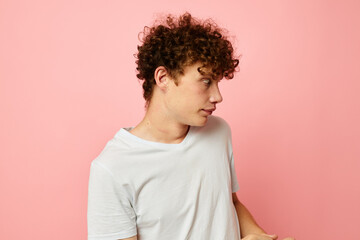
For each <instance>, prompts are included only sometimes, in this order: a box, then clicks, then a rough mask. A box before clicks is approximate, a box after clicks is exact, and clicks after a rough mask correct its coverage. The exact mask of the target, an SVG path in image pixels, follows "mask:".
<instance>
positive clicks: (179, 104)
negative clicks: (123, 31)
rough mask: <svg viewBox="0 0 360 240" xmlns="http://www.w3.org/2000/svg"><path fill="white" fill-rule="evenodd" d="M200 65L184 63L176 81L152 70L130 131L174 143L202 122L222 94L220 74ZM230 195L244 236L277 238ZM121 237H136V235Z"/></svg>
mask: <svg viewBox="0 0 360 240" xmlns="http://www.w3.org/2000/svg"><path fill="white" fill-rule="evenodd" d="M199 67H202V64H201V63H195V64H194V65H191V66H188V67H185V68H184V74H183V75H181V76H178V78H177V80H178V84H177V85H176V84H175V82H174V79H173V78H172V77H171V76H170V74H169V73H168V71H167V70H166V68H165V67H163V66H160V67H158V68H157V69H156V70H155V72H154V79H155V82H156V85H155V86H154V89H153V94H152V98H151V100H150V103H149V106H148V109H147V111H146V114H145V116H144V118H143V120H142V121H141V122H140V123H139V124H138V125H137V126H136V127H135V128H133V129H132V130H131V131H130V132H131V133H132V134H133V135H135V136H138V137H140V138H143V139H145V140H149V141H155V142H162V143H169V144H176V143H180V142H181V141H182V140H183V139H184V138H185V136H186V134H187V132H188V129H189V126H204V125H205V124H206V122H207V119H208V116H209V115H210V114H211V111H206V110H215V109H216V105H217V104H218V103H221V101H222V100H223V98H222V96H221V94H220V90H219V86H218V84H219V81H220V80H221V78H220V77H219V78H217V79H214V78H212V76H211V74H209V73H210V71H209V69H206V68H202V70H204V71H203V73H204V74H200V73H199V71H198V68H199ZM232 197H233V203H234V206H235V209H236V213H237V215H238V219H239V224H240V229H241V238H242V239H243V240H272V239H277V236H276V235H269V234H266V233H265V231H264V230H263V229H262V228H261V227H260V226H259V225H258V224H257V223H256V221H255V220H254V218H253V217H252V215H251V214H250V212H249V211H248V210H247V209H246V207H245V206H244V205H243V204H242V203H241V202H240V201H239V199H238V198H237V196H236V193H233V195H232ZM123 240H137V236H133V237H131V238H126V239H123ZM284 240H294V239H293V238H285V239H284Z"/></svg>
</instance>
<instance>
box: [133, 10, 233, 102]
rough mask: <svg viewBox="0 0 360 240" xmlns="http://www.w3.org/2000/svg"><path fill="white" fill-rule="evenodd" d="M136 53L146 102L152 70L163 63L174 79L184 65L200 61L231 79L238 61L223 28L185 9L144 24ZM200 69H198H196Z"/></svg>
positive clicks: (148, 95) (217, 73)
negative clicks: (160, 21) (157, 23)
mask: <svg viewBox="0 0 360 240" xmlns="http://www.w3.org/2000/svg"><path fill="white" fill-rule="evenodd" d="M142 34H143V37H142V39H140V40H141V41H142V45H141V46H138V53H137V54H136V58H137V60H136V64H137V68H136V69H137V71H138V73H137V77H138V78H139V79H141V80H144V82H143V90H144V93H143V96H144V98H145V100H146V102H147V103H148V102H149V101H150V99H151V96H152V92H153V87H154V85H155V80H154V71H155V69H156V68H157V67H159V66H164V67H165V68H166V69H167V71H168V72H169V74H170V76H171V77H173V78H174V79H175V83H177V82H176V78H177V76H178V75H179V74H183V73H184V67H185V66H190V65H192V64H194V63H196V62H199V61H200V62H202V63H203V66H204V67H210V68H211V69H212V72H213V74H214V75H215V76H219V75H220V76H222V77H225V78H226V79H232V78H233V77H234V72H235V69H236V67H237V66H238V64H239V60H238V59H236V58H234V49H233V47H232V44H231V43H230V41H229V40H228V39H227V37H226V36H224V35H223V30H222V29H220V28H219V27H217V25H216V24H215V23H214V22H213V21H212V20H211V19H208V20H205V21H199V20H197V19H195V18H193V17H192V16H191V14H189V13H185V14H183V15H181V16H180V17H179V18H175V17H174V16H172V15H168V16H167V18H166V21H165V22H164V23H163V24H159V25H155V26H153V27H145V28H144V31H143V32H142ZM198 71H199V72H200V73H201V70H200V69H198Z"/></svg>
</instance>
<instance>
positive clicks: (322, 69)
mask: <svg viewBox="0 0 360 240" xmlns="http://www.w3.org/2000/svg"><path fill="white" fill-rule="evenodd" d="M185 10H188V11H190V12H191V13H192V14H193V15H194V16H197V17H200V18H207V17H212V18H213V19H214V20H215V21H216V22H218V23H219V25H221V26H223V27H225V28H227V29H228V30H229V32H230V33H231V34H232V35H233V36H234V38H233V40H234V43H235V46H236V49H237V53H239V54H242V55H243V57H242V60H241V65H240V68H241V71H240V72H239V73H238V74H237V75H236V78H235V79H233V80H230V81H224V82H223V83H222V84H221V90H222V93H223V97H224V101H223V103H221V104H220V105H219V108H218V111H217V112H216V115H219V116H222V117H223V118H224V119H226V120H227V121H228V122H229V124H230V125H231V127H232V130H233V144H234V153H235V157H236V170H237V175H238V180H239V183H240V186H241V190H240V191H239V192H238V196H239V198H240V200H242V201H243V202H244V203H245V204H246V206H248V208H249V209H250V210H251V212H252V213H253V215H254V216H255V218H256V219H257V220H258V222H259V223H260V225H261V226H263V227H264V228H265V229H266V230H267V231H268V232H269V233H277V234H278V235H280V236H281V237H284V236H287V235H292V236H295V237H296V238H297V239H306V240H311V239H328V240H331V239H359V236H358V227H359V226H360V225H359V224H360V207H359V203H360V186H359V185H360V184H359V183H360V174H359V170H360V146H359V145H360V144H359V143H360V127H359V122H360V113H359V112H360V97H359V93H360V83H359V80H360V44H359V43H360V15H359V10H360V4H359V1H356V0H354V1H350V0H347V1H344V0H342V1H340V0H338V1H325V0H323V1H321V0H316V1H314V0H311V1H310V0H308V1H286V0H275V1H253V0H252V1H229V0H222V1H205V0H201V1H200V0H199V1H195V0H186V1H176V2H175V1H171V4H170V2H169V0H166V1H165V0H163V1H160V0H153V1H137V0H132V1H126V2H125V1H120V0H118V1H114V0H111V1H110V0H109V1H94V0H87V1H80V0H77V1H73V0H72V1H60V0H59V1H45V0H33V1H11V0H1V1H0V110H1V118H0V132H1V138H0V146H1V149H2V150H1V153H0V159H1V161H0V192H1V197H0V239H37V240H44V239H54V240H57V239H59V240H60V239H61V240H63V239H74V240H75V239H76V240H77V239H86V235H87V232H86V210H87V184H88V176H89V164H90V162H91V161H92V160H93V159H94V158H95V157H96V156H97V155H98V154H99V153H100V151H101V150H102V149H103V147H104V145H105V143H106V142H107V141H108V140H109V139H110V138H112V137H113V135H114V134H115V133H116V132H117V131H118V130H119V129H120V128H121V127H124V126H133V125H135V124H137V123H138V122H139V121H140V120H141V118H142V116H143V114H144V111H143V105H144V101H143V99H142V95H141V94H142V92H141V86H140V83H139V82H138V80H137V79H136V76H135V63H134V62H135V58H134V57H133V54H134V53H135V52H136V46H137V44H138V43H139V41H138V39H137V35H138V33H139V32H140V31H141V30H142V28H143V26H144V25H149V24H151V23H152V22H153V20H154V19H155V18H156V17H157V16H161V15H163V14H164V13H167V12H170V13H175V14H177V13H181V12H183V11H185Z"/></svg>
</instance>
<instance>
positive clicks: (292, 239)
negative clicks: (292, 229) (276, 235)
mask: <svg viewBox="0 0 360 240" xmlns="http://www.w3.org/2000/svg"><path fill="white" fill-rule="evenodd" d="M283 240H295V238H293V237H287V238H284V239H283Z"/></svg>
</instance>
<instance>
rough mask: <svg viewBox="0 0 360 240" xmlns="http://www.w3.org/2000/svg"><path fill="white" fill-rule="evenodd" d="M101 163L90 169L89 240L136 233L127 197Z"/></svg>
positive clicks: (123, 236)
mask: <svg viewBox="0 0 360 240" xmlns="http://www.w3.org/2000/svg"><path fill="white" fill-rule="evenodd" d="M120 186H121V185H120V184H119V183H118V182H116V181H115V179H114V177H113V175H112V173H111V172H110V171H109V170H108V169H107V168H106V167H105V166H104V165H102V164H101V163H97V162H96V161H93V162H92V164H91V167H90V177H89V189H88V190H89V191H88V212H87V222H88V240H117V239H122V238H129V237H132V236H135V235H136V234H137V230H136V214H135V211H134V209H133V208H132V205H131V202H130V200H129V197H127V196H126V194H124V192H125V191H123V190H122V189H121V187H120Z"/></svg>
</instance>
